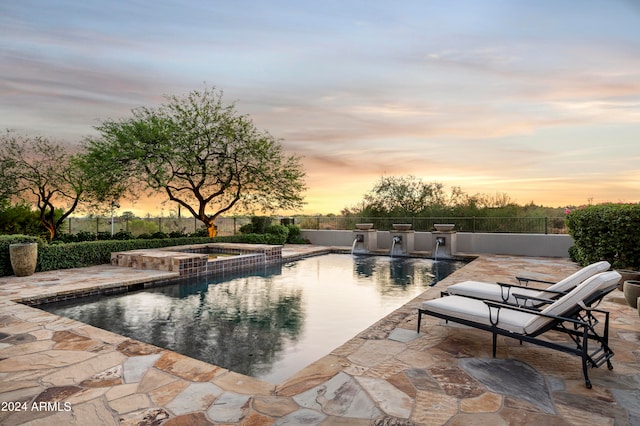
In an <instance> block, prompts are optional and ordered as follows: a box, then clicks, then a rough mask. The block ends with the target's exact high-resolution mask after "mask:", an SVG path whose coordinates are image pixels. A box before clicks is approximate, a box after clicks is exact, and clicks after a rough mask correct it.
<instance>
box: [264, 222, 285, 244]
mask: <svg viewBox="0 0 640 426" xmlns="http://www.w3.org/2000/svg"><path fill="white" fill-rule="evenodd" d="M264 231H265V233H266V234H273V235H280V236H281V237H284V241H287V236H288V235H289V228H287V227H286V226H284V225H269V226H267V227H266V228H265V230H264Z"/></svg>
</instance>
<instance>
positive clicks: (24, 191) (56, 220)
mask: <svg viewBox="0 0 640 426" xmlns="http://www.w3.org/2000/svg"><path fill="white" fill-rule="evenodd" d="M0 164H2V176H1V177H0V190H1V191H2V192H3V194H4V196H3V197H4V198H5V199H6V198H8V199H10V200H12V201H14V200H23V201H27V202H31V203H35V205H36V207H37V210H38V214H39V219H40V222H41V223H42V225H43V226H44V227H45V229H46V231H47V233H48V237H49V240H53V239H54V238H55V237H56V235H57V234H58V230H59V228H60V227H61V226H62V224H63V223H64V220H65V219H66V218H67V217H69V215H70V214H71V213H73V212H74V211H75V210H76V208H77V207H78V205H79V203H80V202H81V201H82V197H83V195H84V185H83V182H84V176H83V171H82V169H81V167H79V163H78V161H77V157H76V156H72V155H70V154H69V153H68V152H67V150H66V149H65V148H64V147H63V146H62V145H59V144H56V143H53V142H50V141H49V140H48V139H46V138H44V137H40V136H36V137H27V136H21V135H18V134H16V133H15V132H12V131H7V132H6V133H5V134H4V135H3V136H2V140H1V144H0Z"/></svg>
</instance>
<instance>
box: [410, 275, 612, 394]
mask: <svg viewBox="0 0 640 426" xmlns="http://www.w3.org/2000/svg"><path fill="white" fill-rule="evenodd" d="M619 280H620V274H619V273H617V272H616V271H609V272H602V273H599V274H597V275H594V276H593V277H591V278H588V279H587V280H585V281H584V282H583V283H581V284H580V285H578V286H577V287H576V288H574V289H573V290H571V291H570V292H569V293H567V294H565V295H564V296H562V297H560V298H559V299H558V300H556V301H553V303H551V304H549V305H548V306H546V307H545V308H544V309H542V310H535V309H530V308H524V307H518V306H513V305H507V304H504V303H499V302H493V301H487V300H478V299H473V298H469V297H463V296H444V297H440V298H438V299H433V300H428V301H426V302H422V303H421V304H420V307H419V309H418V333H419V332H420V323H421V321H422V315H430V316H434V317H437V318H442V319H444V320H446V321H452V322H455V323H459V324H463V325H467V326H470V327H473V328H477V329H480V330H485V331H490V332H491V333H492V335H493V356H494V357H495V356H496V344H497V336H498V335H502V336H507V337H512V338H514V339H518V340H520V342H521V343H522V342H523V341H524V342H529V343H533V344H536V345H540V346H543V347H547V348H550V349H555V350H558V351H561V352H565V353H568V354H573V355H577V356H579V357H581V359H582V371H583V374H584V379H585V385H586V387H587V388H589V389H590V388H591V381H590V380H589V375H588V371H587V370H588V367H600V366H601V365H602V364H604V363H605V362H606V363H607V367H608V368H609V369H612V368H613V366H612V365H611V361H610V359H611V357H613V355H614V354H613V351H612V350H611V348H609V344H608V341H609V312H607V311H604V310H600V309H595V308H591V305H592V304H594V303H597V302H599V301H600V300H601V299H602V298H603V297H604V296H605V295H607V294H608V293H609V292H611V291H612V290H613V289H615V288H616V287H617V285H618V281H619ZM594 313H599V314H603V315H604V317H605V319H604V330H603V335H602V336H600V335H599V334H598V333H597V332H596V330H595V327H596V325H597V324H598V319H597V318H596V317H595V316H594ZM551 330H554V331H559V332H562V333H565V334H567V335H568V336H569V337H570V338H571V340H572V342H573V343H574V344H575V346H573V345H566V344H563V343H559V342H557V341H551V340H546V339H541V338H539V336H541V335H542V334H544V333H545V332H547V331H551ZM589 341H592V342H594V343H595V344H596V348H595V349H594V350H592V351H591V352H590V351H589Z"/></svg>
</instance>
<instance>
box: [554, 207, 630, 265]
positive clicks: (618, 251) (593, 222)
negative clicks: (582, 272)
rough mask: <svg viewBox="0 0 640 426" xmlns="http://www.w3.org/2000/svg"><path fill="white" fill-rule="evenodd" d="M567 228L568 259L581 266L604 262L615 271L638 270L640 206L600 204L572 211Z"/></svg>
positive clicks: (568, 215) (569, 214) (567, 220)
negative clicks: (571, 239) (570, 240)
mask: <svg viewBox="0 0 640 426" xmlns="http://www.w3.org/2000/svg"><path fill="white" fill-rule="evenodd" d="M565 222H566V226H567V231H568V233H569V235H571V236H572V237H573V240H574V244H575V245H574V246H572V247H571V248H570V249H569V256H570V257H571V259H572V260H573V261H575V262H577V263H579V264H580V265H587V264H589V263H593V262H597V261H599V260H606V261H608V262H609V263H611V265H612V266H613V267H614V268H617V269H640V204H599V205H595V206H587V207H583V208H578V209H575V210H572V211H571V212H570V213H568V214H567V216H566V219H565Z"/></svg>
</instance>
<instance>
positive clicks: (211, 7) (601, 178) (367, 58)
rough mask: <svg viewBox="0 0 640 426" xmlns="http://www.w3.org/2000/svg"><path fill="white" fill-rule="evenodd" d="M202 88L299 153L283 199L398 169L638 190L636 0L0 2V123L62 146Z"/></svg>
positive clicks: (555, 198) (342, 198) (595, 192)
mask: <svg viewBox="0 0 640 426" xmlns="http://www.w3.org/2000/svg"><path fill="white" fill-rule="evenodd" d="M205 84H206V85H208V86H215V87H216V88H219V89H222V90H223V91H224V94H225V99H226V100H227V101H228V102H233V101H236V102H237V109H238V111H240V112H241V113H243V114H249V115H251V117H252V118H253V120H254V122H255V123H256V125H257V126H258V127H259V128H261V129H263V130H268V131H269V132H270V133H271V134H272V135H274V136H276V137H277V138H281V139H282V143H283V145H284V146H285V148H286V149H287V150H288V151H289V152H291V153H295V154H298V155H301V156H302V157H303V164H304V167H305V170H306V171H307V186H308V187H309V189H308V191H307V193H306V197H305V198H306V201H307V205H306V206H305V207H304V208H303V209H302V210H300V211H299V212H300V213H308V214H315V213H323V214H325V213H339V212H340V210H341V209H342V208H344V207H348V206H352V205H355V204H356V203H358V202H359V201H360V200H362V197H363V195H364V194H365V193H366V192H367V191H368V190H370V189H371V188H372V187H373V185H374V184H375V182H376V181H377V180H378V179H379V178H380V177H381V176H400V175H409V174H412V175H415V176H417V177H420V178H422V179H423V180H424V181H426V182H440V183H443V184H444V185H445V186H446V187H447V189H449V188H451V187H452V186H460V187H461V188H462V189H463V190H464V191H465V192H466V193H469V194H475V193H486V194H495V193H506V194H508V195H509V196H510V197H511V198H512V199H513V200H514V201H516V202H518V203H521V204H524V203H528V202H530V201H533V202H535V203H536V204H543V205H547V206H553V207H559V206H566V205H572V204H578V205H579V204H586V203H588V202H593V203H599V202H605V201H614V202H618V201H623V202H638V201H640V2H638V1H636V0H580V1H574V0H536V1H520V0H485V1H482V0H466V1H464V0H453V1H429V0H415V1H412V0H406V1H398V2H392V1H389V0H384V1H376V0H367V1H349V0H341V1H332V0H331V1H302V0H299V1H294V0H290V1H282V0H274V1H259V0H253V1H251V0H246V1H245V0H233V1H232V0H229V1H220V0H217V1H214V0H211V1H209V0H199V1H189V0H180V1H179V0H156V1H143V0H132V1H120V0H112V1H109V2H105V1H95V0H84V1H77V0H76V1H70V0H57V1H49V0H20V1H17V0H16V1H4V0H3V1H1V2H0V127H1V128H2V129H6V128H9V129H15V130H16V131H19V132H21V133H26V134H30V135H43V136H47V137H50V138H52V139H55V140H59V141H68V142H72V143H78V142H79V141H81V140H82V139H83V138H84V137H86V136H88V135H93V134H95V130H94V128H93V126H95V125H97V124H99V123H100V121H101V120H105V119H116V118H120V117H126V116H128V115H129V114H130V111H131V109H133V108H136V107H139V106H154V105H157V104H159V103H160V102H162V101H163V97H162V96H163V95H167V94H172V95H173V94H175V95H182V94H186V93H188V92H189V91H191V90H195V89H203V88H204V87H205ZM140 207H141V206H140V205H138V208H140ZM167 210H168V208H165V210H164V211H165V213H166V212H167ZM149 211H150V212H151V213H159V208H157V207H149Z"/></svg>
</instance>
